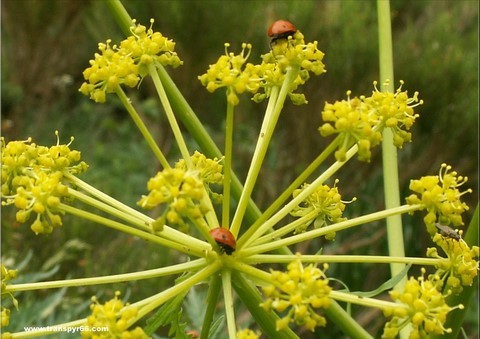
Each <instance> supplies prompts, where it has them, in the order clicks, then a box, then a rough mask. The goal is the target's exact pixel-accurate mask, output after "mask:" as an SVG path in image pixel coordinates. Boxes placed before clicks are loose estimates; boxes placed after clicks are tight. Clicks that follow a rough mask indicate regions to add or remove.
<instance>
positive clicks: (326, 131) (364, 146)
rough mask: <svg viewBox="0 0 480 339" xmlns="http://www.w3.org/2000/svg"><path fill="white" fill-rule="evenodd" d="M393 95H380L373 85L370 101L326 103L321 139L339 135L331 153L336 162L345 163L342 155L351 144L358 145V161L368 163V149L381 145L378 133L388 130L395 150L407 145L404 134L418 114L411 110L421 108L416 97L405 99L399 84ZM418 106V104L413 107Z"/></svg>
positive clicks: (404, 93)
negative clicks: (333, 151)
mask: <svg viewBox="0 0 480 339" xmlns="http://www.w3.org/2000/svg"><path fill="white" fill-rule="evenodd" d="M400 84H401V85H400V87H399V88H398V89H397V91H396V92H395V93H390V92H380V91H378V89H377V87H376V82H374V88H375V90H374V92H373V94H372V95H371V96H370V97H365V96H360V97H354V98H350V94H351V92H350V91H348V92H347V100H342V101H336V102H335V103H333V104H331V103H328V102H327V103H326V104H325V107H324V109H323V111H322V119H323V120H324V121H325V123H324V124H323V125H322V126H320V128H319V131H320V134H321V135H322V136H329V135H332V134H339V135H340V142H339V148H338V150H337V152H336V153H335V158H336V159H337V160H338V161H345V159H346V152H347V150H348V148H350V147H351V146H352V145H353V144H354V143H356V144H357V145H358V158H359V160H362V161H370V157H371V151H370V150H371V148H372V147H374V146H377V145H378V144H379V143H380V142H381V141H382V131H383V129H384V128H390V129H391V130H392V131H393V134H394V140H393V142H394V144H395V146H397V147H399V148H401V147H402V146H403V143H404V142H406V141H408V142H409V141H411V133H410V132H408V130H410V128H411V127H412V125H413V123H414V122H415V118H417V117H418V114H415V113H414V111H413V108H414V107H416V106H417V105H419V104H421V103H422V101H420V102H418V93H417V92H415V94H414V96H413V97H412V98H409V97H408V95H407V92H406V91H405V92H402V86H403V81H401V82H400ZM417 102H418V103H417Z"/></svg>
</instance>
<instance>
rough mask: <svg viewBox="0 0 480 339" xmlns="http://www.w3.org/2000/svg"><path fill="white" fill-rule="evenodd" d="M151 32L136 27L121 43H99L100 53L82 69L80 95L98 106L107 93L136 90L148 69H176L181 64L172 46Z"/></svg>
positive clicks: (139, 26)
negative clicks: (133, 88) (82, 81)
mask: <svg viewBox="0 0 480 339" xmlns="http://www.w3.org/2000/svg"><path fill="white" fill-rule="evenodd" d="M153 22H154V20H153V19H151V20H150V28H148V29H147V27H146V26H143V25H140V24H138V25H137V24H136V23H135V21H134V22H133V23H134V26H132V27H131V28H130V30H131V32H132V35H131V36H129V37H128V38H127V39H125V40H123V41H122V42H121V43H120V46H117V45H111V40H107V42H106V43H99V44H98V49H99V51H100V53H95V59H93V60H90V67H88V68H87V69H85V71H84V72H83V76H84V78H85V80H86V81H85V82H84V83H83V84H82V86H81V87H80V92H81V93H83V94H85V95H87V96H89V97H90V99H92V100H94V101H95V102H98V103H104V102H105V101H106V94H107V93H115V92H116V91H117V89H118V87H119V86H120V85H125V86H128V87H135V86H137V85H138V83H139V82H140V80H141V79H142V78H143V77H145V76H146V75H147V74H148V71H147V66H148V65H150V64H153V65H155V66H159V65H162V66H166V65H169V66H173V67H178V66H180V65H181V64H182V61H181V60H180V58H179V57H178V55H177V53H176V52H175V51H174V49H175V43H174V42H173V41H172V40H170V39H168V38H166V37H164V36H163V35H162V34H161V33H159V32H154V31H153V29H152V25H153Z"/></svg>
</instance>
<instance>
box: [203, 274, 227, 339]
mask: <svg viewBox="0 0 480 339" xmlns="http://www.w3.org/2000/svg"><path fill="white" fill-rule="evenodd" d="M221 291H222V280H221V279H220V276H219V275H215V274H214V275H212V277H211V278H210V286H209V288H208V295H207V309H206V310H205V317H204V318H203V324H202V332H201V333H200V339H208V338H209V334H210V327H211V325H212V321H213V317H214V315H215V310H216V309H217V301H218V297H219V296H220V292H221Z"/></svg>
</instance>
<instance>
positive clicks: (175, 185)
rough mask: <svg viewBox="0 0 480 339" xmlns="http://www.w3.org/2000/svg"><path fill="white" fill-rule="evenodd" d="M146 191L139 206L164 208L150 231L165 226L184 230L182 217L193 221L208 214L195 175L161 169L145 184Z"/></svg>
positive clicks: (196, 175) (199, 183)
mask: <svg viewBox="0 0 480 339" xmlns="http://www.w3.org/2000/svg"><path fill="white" fill-rule="evenodd" d="M147 189H148V190H149V191H150V193H149V194H148V195H146V196H143V197H142V198H141V199H140V201H139V202H138V205H139V206H141V207H143V208H147V209H150V208H153V207H155V206H157V205H164V206H166V207H165V209H164V211H163V214H162V215H161V216H160V217H159V218H158V219H157V220H156V222H155V223H154V225H153V227H154V231H160V230H161V229H162V227H163V225H164V224H166V223H169V224H177V225H179V226H181V227H184V228H185V227H187V224H186V223H185V221H184V217H188V218H193V219H197V218H201V217H202V216H203V215H204V214H205V213H206V212H208V211H209V207H208V206H206V205H205V203H204V201H203V200H204V199H203V198H204V196H205V192H206V190H205V186H204V183H203V181H202V180H201V179H200V178H199V172H198V171H195V170H185V169H182V168H168V169H164V170H163V171H162V172H158V173H157V175H156V176H155V177H153V178H151V179H150V180H149V181H148V184H147ZM184 230H185V231H187V230H186V229H184Z"/></svg>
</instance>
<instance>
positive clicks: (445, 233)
mask: <svg viewBox="0 0 480 339" xmlns="http://www.w3.org/2000/svg"><path fill="white" fill-rule="evenodd" d="M435 227H436V228H437V229H438V233H440V234H441V235H442V237H445V238H451V239H455V240H457V241H460V239H461V238H462V237H461V236H460V234H458V233H457V231H455V230H454V229H453V228H450V227H448V226H445V225H441V224H438V223H437V224H435Z"/></svg>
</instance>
